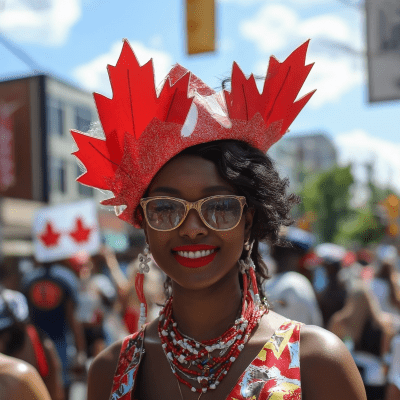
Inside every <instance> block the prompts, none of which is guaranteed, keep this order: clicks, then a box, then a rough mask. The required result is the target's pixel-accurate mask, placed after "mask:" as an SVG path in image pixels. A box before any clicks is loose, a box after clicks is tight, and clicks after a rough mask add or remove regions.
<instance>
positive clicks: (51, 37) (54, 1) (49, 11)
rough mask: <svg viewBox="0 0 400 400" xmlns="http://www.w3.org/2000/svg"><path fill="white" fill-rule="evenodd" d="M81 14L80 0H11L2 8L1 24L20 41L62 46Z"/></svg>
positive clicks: (6, 33)
mask: <svg viewBox="0 0 400 400" xmlns="http://www.w3.org/2000/svg"><path fill="white" fill-rule="evenodd" d="M80 17H81V0H68V1H65V0H46V1H41V2H39V1H32V0H31V1H23V0H8V1H6V3H5V7H4V9H3V10H2V11H1V12H0V26H1V30H2V32H3V33H4V34H5V35H7V36H8V37H9V38H11V39H12V40H14V41H17V42H29V43H39V44H42V45H46V46H61V45H63V44H64V43H65V42H66V40H67V38H68V34H69V31H70V30H71V28H72V27H73V25H74V24H75V23H76V22H77V21H78V20H79V18H80Z"/></svg>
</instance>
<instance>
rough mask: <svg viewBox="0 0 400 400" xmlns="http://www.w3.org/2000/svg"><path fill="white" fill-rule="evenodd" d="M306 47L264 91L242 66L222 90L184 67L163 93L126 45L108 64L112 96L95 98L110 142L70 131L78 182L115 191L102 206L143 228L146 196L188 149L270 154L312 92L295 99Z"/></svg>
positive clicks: (275, 66)
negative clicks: (225, 143)
mask: <svg viewBox="0 0 400 400" xmlns="http://www.w3.org/2000/svg"><path fill="white" fill-rule="evenodd" d="M307 47H308V41H307V42H305V43H304V44H303V45H301V46H300V47H299V48H297V49H296V50H295V51H294V52H293V53H292V54H291V55H290V56H289V57H288V58H287V59H286V60H285V61H284V62H282V63H280V62H279V61H278V60H277V59H276V58H274V57H271V58H270V62H269V66H268V71H267V76H266V79H265V83H264V88H263V91H262V93H260V92H259V90H258V88H257V85H256V81H255V78H254V76H253V75H251V76H250V77H249V78H246V77H245V75H244V74H243V72H242V71H241V69H240V68H239V66H238V65H237V64H236V63H233V70H232V79H231V91H230V92H228V91H226V90H224V91H223V92H218V93H216V92H215V91H214V90H213V89H211V88H210V87H209V86H207V85H206V84H205V83H203V82H202V81H201V80H200V79H199V78H197V77H196V76H195V75H193V74H192V73H191V72H190V71H188V70H186V69H185V68H183V67H182V66H180V65H178V64H176V65H175V66H174V67H173V68H172V69H171V71H170V72H169V73H168V75H167V77H166V78H165V80H164V83H163V85H162V87H161V88H160V89H159V90H157V89H156V87H155V85H154V72H153V62H152V60H150V61H149V62H148V63H146V64H145V65H143V66H140V65H139V63H138V61H137V59H136V57H135V54H134V52H133V51H132V49H131V47H130V45H129V43H128V42H127V41H125V42H124V45H123V48H122V52H121V55H120V57H119V59H118V62H117V64H116V66H110V65H109V66H108V74H109V77H110V82H111V87H112V91H113V97H112V99H109V98H107V97H104V96H102V95H100V94H97V93H95V94H94V99H95V102H96V106H97V110H98V113H99V117H100V121H101V125H102V128H103V131H104V135H105V140H104V139H100V138H95V137H91V136H88V135H87V134H84V133H82V132H79V131H75V130H72V131H71V134H72V136H73V138H74V140H75V142H76V144H77V146H78V150H77V151H76V152H74V153H73V154H74V155H75V156H76V157H77V158H78V159H79V160H80V161H81V162H82V163H83V165H84V166H85V168H86V170H87V172H86V173H84V174H83V175H81V176H80V177H79V178H78V179H77V180H78V182H80V183H82V184H84V185H88V186H92V187H95V188H98V189H103V190H109V191H111V192H112V193H113V194H114V197H113V198H111V199H108V200H104V201H103V202H102V204H104V205H111V206H115V209H116V212H117V215H118V216H119V218H121V219H123V220H124V221H127V222H129V223H130V224H132V225H134V226H135V227H140V225H141V216H140V213H138V212H136V211H137V207H138V205H139V200H140V198H141V197H142V196H143V194H144V193H145V191H146V189H147V187H148V186H149V184H150V182H151V180H152V179H153V177H154V176H155V175H156V173H157V172H158V171H159V170H160V168H161V167H162V166H163V165H164V164H165V163H166V162H167V161H169V160H170V159H171V158H172V157H174V156H175V155H176V154H178V153H180V152H181V151H182V150H184V149H186V148H188V147H191V146H194V145H197V144H200V143H206V142H211V141H215V140H223V139H234V140H239V141H244V142H247V143H249V144H250V145H252V146H253V147H255V148H257V149H260V150H261V151H263V152H266V151H267V150H268V149H269V148H270V147H271V146H272V145H273V144H274V143H275V142H276V141H278V140H279V139H280V138H281V137H282V136H283V135H284V133H285V132H287V130H288V128H289V126H290V124H291V123H292V122H293V120H294V119H295V118H296V116H297V115H298V113H299V112H300V111H301V109H302V108H303V107H304V106H305V104H306V103H307V102H308V100H309V99H310V98H311V96H312V95H313V93H314V92H311V93H309V94H307V95H306V96H304V97H302V98H301V99H299V100H297V101H296V97H297V95H298V93H299V91H300V89H301V87H302V85H303V83H304V81H305V79H306V78H307V76H308V74H309V72H310V70H311V68H312V64H310V65H305V58H306V52H307Z"/></svg>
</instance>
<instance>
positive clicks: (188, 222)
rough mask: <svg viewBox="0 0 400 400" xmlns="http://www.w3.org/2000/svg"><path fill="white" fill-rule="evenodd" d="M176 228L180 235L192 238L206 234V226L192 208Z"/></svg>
mask: <svg viewBox="0 0 400 400" xmlns="http://www.w3.org/2000/svg"><path fill="white" fill-rule="evenodd" d="M178 229H179V235H180V236H181V237H185V236H186V237H188V238H189V239H192V240H193V239H196V238H197V237H199V236H205V235H207V234H208V229H207V227H206V226H205V225H204V223H203V221H202V220H201V218H200V215H199V213H198V212H197V211H196V210H194V209H192V210H190V211H189V212H188V215H187V216H186V218H185V220H184V221H183V223H182V225H181V226H180V227H179V228H178Z"/></svg>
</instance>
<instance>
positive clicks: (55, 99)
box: [0, 74, 123, 253]
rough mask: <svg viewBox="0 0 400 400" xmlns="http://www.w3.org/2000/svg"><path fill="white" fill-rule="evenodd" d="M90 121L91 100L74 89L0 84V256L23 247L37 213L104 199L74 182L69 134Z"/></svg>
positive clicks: (49, 82)
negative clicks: (41, 209) (0, 240)
mask: <svg viewBox="0 0 400 400" xmlns="http://www.w3.org/2000/svg"><path fill="white" fill-rule="evenodd" d="M94 121H98V116H97V110H96V107H95V103H94V100H93V96H92V94H91V93H89V92H87V91H84V90H82V89H80V88H78V87H75V86H74V85H71V84H69V83H66V82H63V81H61V80H59V79H56V78H55V77H52V76H49V75H43V74H41V75H32V76H27V77H22V78H18V79H9V80H3V81H0V236H1V237H2V242H3V244H2V245H1V248H2V249H3V253H8V252H9V251H7V249H9V248H12V249H14V248H16V247H17V248H19V249H22V248H28V247H29V245H28V242H29V241H30V240H31V238H32V236H31V226H32V219H33V215H34V213H35V211H36V210H37V209H38V208H39V207H43V206H46V205H52V204H60V203H69V202H73V201H78V200H82V199H85V198H88V197H90V198H94V199H95V200H96V201H97V202H100V201H101V200H103V199H104V198H106V197H108V196H109V194H103V193H101V192H100V191H98V190H93V188H90V187H86V186H83V185H81V184H79V183H78V182H76V178H77V177H78V176H79V175H81V174H82V173H83V172H84V169H83V167H82V168H81V167H80V166H79V164H78V160H77V159H75V157H73V156H72V155H71V153H72V152H73V151H74V150H75V149H76V145H75V142H74V140H73V139H72V136H71V134H70V133H69V130H70V129H77V130H80V131H82V132H87V131H88V130H89V128H90V126H91V124H92V123H93V122H94ZM104 214H105V215H106V216H105V217H104V216H102V218H101V219H102V220H103V221H104V220H106V221H108V222H109V223H110V224H111V225H115V224H116V223H117V222H116V221H115V222H113V221H112V220H113V217H112V213H110V212H109V211H107V212H105V213H104ZM110 218H111V219H110ZM115 218H116V217H115ZM121 222H122V221H121ZM117 225H118V224H117ZM118 226H119V227H120V229H123V228H122V226H121V225H118ZM23 241H25V245H27V246H25V247H24V244H23V243H24V242H23ZM4 248H5V251H4ZM13 251H14V250H13ZM13 251H12V252H13ZM23 252H29V251H27V250H26V251H25V250H24V251H23Z"/></svg>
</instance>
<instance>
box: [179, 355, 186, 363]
mask: <svg viewBox="0 0 400 400" xmlns="http://www.w3.org/2000/svg"><path fill="white" fill-rule="evenodd" d="M178 361H179V362H180V363H181V364H182V363H183V362H184V361H185V356H184V355H183V354H181V355H180V356H179V358H178Z"/></svg>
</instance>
